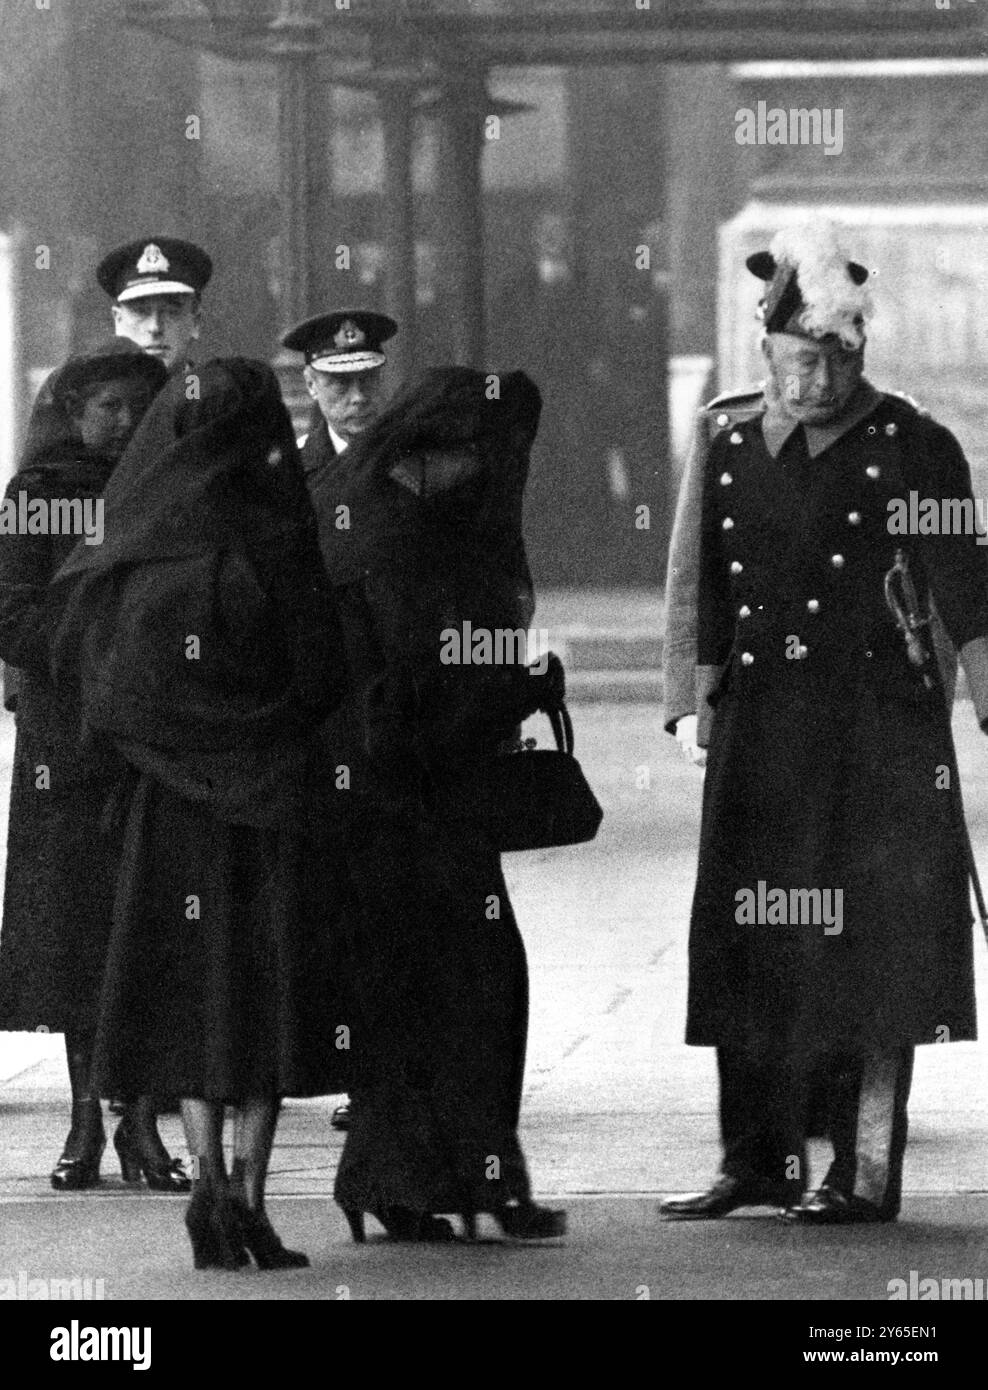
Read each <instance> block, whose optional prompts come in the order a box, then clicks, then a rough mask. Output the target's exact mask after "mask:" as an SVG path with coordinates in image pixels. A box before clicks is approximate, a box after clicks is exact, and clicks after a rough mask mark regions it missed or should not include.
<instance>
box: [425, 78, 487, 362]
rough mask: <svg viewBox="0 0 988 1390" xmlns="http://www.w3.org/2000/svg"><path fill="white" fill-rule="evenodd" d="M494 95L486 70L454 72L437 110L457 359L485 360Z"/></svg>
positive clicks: (445, 269) (444, 261)
mask: <svg viewBox="0 0 988 1390" xmlns="http://www.w3.org/2000/svg"><path fill="white" fill-rule="evenodd" d="M488 104H489V103H488V97H487V92H486V88H485V85H484V76H483V73H482V72H480V71H476V70H474V71H469V70H468V71H466V72H463V73H454V72H453V71H449V72H448V73H447V74H446V76H445V77H444V80H443V82H442V92H441V97H440V99H439V100H438V101H437V102H435V103H434V104H433V105H432V107H431V109H432V110H433V111H434V113H435V116H436V119H437V122H438V129H437V189H436V194H437V197H438V199H439V200H440V203H441V206H442V209H443V222H444V226H445V230H446V240H445V242H444V243H443V245H442V246H441V247H440V257H441V271H440V276H441V280H442V283H443V289H444V293H445V296H446V303H447V305H448V308H449V316H450V327H451V330H452V335H451V336H452V349H453V360H454V362H456V363H457V364H458V365H460V366H464V367H483V365H484V348H485V335H484V220H483V202H482V189H481V156H482V152H483V122H484V116H485V115H486V114H487V112H486V107H487V105H488Z"/></svg>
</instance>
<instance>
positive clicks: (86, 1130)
mask: <svg viewBox="0 0 988 1390" xmlns="http://www.w3.org/2000/svg"><path fill="white" fill-rule="evenodd" d="M93 1042H94V1038H93V1035H92V1034H91V1033H81V1032H67V1033H66V1034H65V1057H66V1061H67V1062H68V1067H69V1085H70V1086H71V1087H72V1128H71V1130H70V1131H69V1137H68V1139H67V1140H66V1141H65V1155H66V1157H69V1158H79V1157H81V1156H82V1155H83V1154H85V1153H87V1152H89V1151H91V1150H92V1149H97V1148H101V1147H102V1145H103V1107H102V1106H101V1105H100V1099H99V1096H98V1095H96V1094H95V1092H94V1091H93V1088H92V1080H93Z"/></svg>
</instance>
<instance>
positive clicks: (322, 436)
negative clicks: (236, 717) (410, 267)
mask: <svg viewBox="0 0 988 1390" xmlns="http://www.w3.org/2000/svg"><path fill="white" fill-rule="evenodd" d="M397 331H398V325H397V324H396V323H395V321H394V319H390V318H388V317H387V315H386V314H378V313H374V312H372V311H371V310H369V309H340V310H339V311H338V312H336V313H334V314H319V315H318V316H317V317H316V318H311V319H306V320H305V322H304V323H300V324H297V325H296V327H294V328H292V329H291V330H290V331H289V332H288V333H286V334H285V335H284V337H283V338H282V340H281V341H282V343H283V344H284V346H285V347H287V348H291V349H293V350H294V351H296V352H301V353H303V354H304V355H305V366H304V367H303V368H302V374H303V376H304V378H305V385H306V388H307V390H308V392H309V395H310V396H311V397H312V399H313V401H314V402H315V404H314V405H313V408H312V417H311V419H310V422H309V430H308V433H307V434H304V435H303V436H302V437H301V439H299V441H298V443H299V448H300V450H301V454H302V468H303V470H304V473H305V481H306V484H307V486H308V489H309V495H310V497H311V498H312V504H313V506H314V507H315V510H316V516H317V517H318V519H319V525H320V528H322V527H324V526H329V527H332V526H334V525H336V523H337V521H338V516H337V512H336V508H337V499H338V497H339V496H340V495H341V493H342V490H343V485H344V482H345V479H346V462H345V459H344V456H345V454H346V451H347V449H348V448H349V447H350V445H351V444H352V443H353V441H354V440H355V439H357V438H359V436H360V435H362V434H364V433H365V432H366V431H367V430H368V429H369V427H370V426H371V424H372V423H373V422H374V420H376V418H377V416H378V415H379V413H380V410H381V407H382V406H383V404H384V380H383V373H382V370H381V369H382V367H383V366H384V364H385V362H386V361H387V358H386V357H385V354H384V352H383V351H382V348H383V345H384V344H385V343H386V342H387V341H388V340H389V339H390V338H392V337H393V336H394V335H395V333H396V332H397ZM331 1123H332V1125H333V1128H334V1129H348V1128H349V1125H350V1105H349V1103H345V1104H343V1105H339V1106H337V1108H336V1109H335V1110H334V1112H333V1118H332V1121H331Z"/></svg>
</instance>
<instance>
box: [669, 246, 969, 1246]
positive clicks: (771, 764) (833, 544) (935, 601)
mask: <svg viewBox="0 0 988 1390" xmlns="http://www.w3.org/2000/svg"><path fill="white" fill-rule="evenodd" d="M748 267H749V269H750V270H751V271H752V272H753V273H754V274H755V275H757V276H758V277H759V278H761V279H762V280H764V281H765V293H764V298H763V301H762V316H763V322H764V327H765V337H764V344H763V345H764V352H765V357H766V361H767V364H768V373H769V374H768V381H767V383H766V387H765V391H764V394H758V393H752V394H750V395H748V396H745V397H742V398H740V399H738V398H728V399H723V398H722V399H720V400H718V401H716V402H715V403H714V404H713V406H712V407H711V408H709V409H708V411H707V412H705V413H704V415H705V418H704V420H703V421H702V422H701V423H702V426H703V429H702V431H701V436H700V439H701V442H700V444H699V446H698V448H697V449H696V450H695V451H694V456H693V459H692V460H691V465H692V466H691V467H690V468H688V470H687V474H686V476H685V478H684V481H683V487H682V490H681V494H680V504H679V508H678V512H677V521H676V527H675V529H674V536H673V544H672V550H671V553H670V571H669V589H668V594H667V603H668V618H667V624H668V627H667V658H666V676H667V691H666V699H667V728H668V729H669V730H670V731H675V732H676V733H677V735H678V736H679V737H680V740H681V742H682V743H683V744H684V746H685V747H686V748H687V750H688V751H689V752H690V753H692V755H693V756H694V757H698V756H700V750H702V749H704V748H706V747H707V746H708V745H709V755H708V766H707V775H706V782H705V787H704V806H703V823H702V828H701V843H700V861H699V871H698V877H697V886H696V892H695V896H694V903H693V912H692V919H691V930H690V983H689V1003H688V1018H687V1042H689V1043H691V1044H694V1045H698V1046H714V1047H716V1048H717V1061H718V1072H719V1077H720V1124H721V1139H722V1146H723V1160H722V1166H721V1174H720V1177H719V1178H718V1180H717V1181H716V1182H715V1183H714V1185H713V1186H712V1187H711V1188H710V1189H709V1190H708V1191H707V1192H704V1193H701V1194H699V1195H697V1196H692V1197H686V1198H680V1199H675V1200H672V1201H668V1202H666V1203H665V1204H664V1207H663V1211H664V1213H665V1215H667V1216H669V1217H676V1218H680V1219H683V1218H692V1219H703V1218H715V1217H721V1216H725V1215H727V1214H728V1213H729V1212H731V1211H733V1210H734V1209H735V1208H738V1207H743V1206H757V1205H763V1204H773V1205H780V1206H783V1207H785V1209H786V1214H787V1216H789V1217H790V1218H791V1219H792V1220H794V1221H796V1222H801V1223H811V1224H812V1223H845V1222H860V1221H890V1220H894V1219H895V1217H896V1215H897V1213H898V1210H899V1205H900V1196H901V1179H902V1162H903V1155H904V1150H905V1142H906V1102H907V1099H908V1094H909V1086H910V1079H911V1072H912V1062H913V1049H914V1047H915V1045H916V1044H920V1043H930V1042H944V1041H958V1040H963V1039H970V1038H973V1037H974V1034H975V1011H974V990H973V966H972V932H971V913H970V906H969V900H968V872H969V871H968V860H967V856H966V850H965V832H964V828H963V821H962V810H961V807H960V800H959V788H958V787H957V776H956V761H955V758H954V752H953V745H952V742H951V734H950V721H949V694H948V691H947V689H946V683H945V681H944V678H943V673H942V672H941V670H940V668H939V666H938V663H937V661H936V657H935V653H934V650H933V643H932V642H931V641H930V639H929V631H930V627H931V626H932V623H931V618H932V616H933V614H934V609H935V610H936V612H937V613H938V614H939V618H940V620H941V621H942V624H943V626H944V628H945V629H946V632H947V634H948V635H949V638H950V640H951V642H952V643H953V646H954V647H955V648H956V650H957V651H958V652H959V655H960V660H961V663H962V665H963V666H964V668H965V672H966V675H967V677H968V682H969V686H970V689H971V693H972V696H973V699H974V706H975V713H976V716H977V718H978V720H979V723H980V725H981V727H982V728H983V729H988V572H986V571H988V559H986V557H985V554H984V551H983V550H982V549H981V548H980V547H979V545H978V538H977V536H976V535H974V534H973V533H969V532H962V533H959V534H945V535H944V534H936V535H933V534H930V535H926V534H918V535H906V536H900V535H898V534H895V533H894V530H893V529H892V528H891V524H890V517H891V516H892V515H894V514H896V513H897V511H898V509H899V505H900V501H901V499H903V498H907V497H908V496H909V494H910V492H912V491H916V492H917V493H918V495H919V496H921V497H947V498H950V499H956V500H957V501H958V502H965V503H967V504H968V505H971V506H973V503H972V499H971V491H970V477H969V470H968V466H967V462H966V460H965V458H964V455H963V453H962V452H961V449H960V447H959V445H958V444H957V441H956V440H955V439H954V438H953V436H952V435H951V434H950V433H949V431H947V430H946V429H944V428H943V427H942V426H940V425H938V424H936V423H935V422H934V421H932V420H930V419H929V418H928V417H924V416H922V415H921V414H920V413H919V412H918V411H917V410H916V409H915V408H914V407H913V406H912V405H910V404H909V403H908V402H907V401H906V400H904V399H903V398H901V397H899V396H896V395H893V394H890V393H887V392H882V391H879V390H876V389H875V387H873V386H872V385H870V383H868V382H867V381H866V380H865V378H864V376H863V357H864V345H865V322H866V319H867V318H868V317H869V316H870V313H871V301H870V295H869V294H868V291H867V287H866V280H867V276H868V272H867V271H866V270H865V268H864V267H862V266H860V265H857V264H856V263H854V262H852V261H849V260H848V259H847V257H846V255H845V254H844V253H843V251H842V249H841V248H840V246H839V243H838V240H837V237H836V234H835V232H834V230H833V229H832V228H830V227H829V225H827V224H815V225H814V226H812V227H809V228H799V229H792V230H790V231H788V232H786V233H780V235H779V236H778V237H777V238H776V239H775V241H774V242H773V244H772V247H771V249H770V251H767V252H761V253H758V254H757V255H755V256H752V257H750V258H749V260H748ZM887 580H888V581H889V582H890V587H889V589H888V595H887V592H886V588H887ZM896 595H898V597H896ZM889 598H891V599H892V602H891V603H890V602H889ZM901 629H909V631H908V634H907V633H905V632H904V631H902V630H901ZM907 635H908V638H909V640H908V641H906V640H905V638H906V636H907ZM695 716H698V717H699V719H698V725H693V724H692V720H693V718H694V717H695ZM684 721H686V727H685V731H684V730H683V729H682V728H681V726H682V725H683V722H684ZM754 904H757V908H756V907H754V906H753V905H754ZM813 1070H816V1071H818V1072H819V1071H820V1070H822V1071H823V1072H824V1073H825V1074H826V1075H827V1076H828V1078H829V1079H830V1083H831V1094H830V1097H829V1101H828V1106H827V1117H828V1134H829V1138H830V1140H831V1143H832V1145H833V1149H834V1161H833V1163H832V1165H831V1167H830V1170H829V1172H828V1173H827V1175H826V1177H825V1179H824V1181H823V1183H822V1185H821V1186H820V1187H819V1189H818V1190H817V1191H815V1192H813V1193H812V1194H811V1195H809V1196H803V1195H802V1194H803V1192H804V1188H805V1185H806V1155H805V1135H806V1113H805V1099H806V1082H807V1077H808V1076H809V1074H810V1073H811V1071H813Z"/></svg>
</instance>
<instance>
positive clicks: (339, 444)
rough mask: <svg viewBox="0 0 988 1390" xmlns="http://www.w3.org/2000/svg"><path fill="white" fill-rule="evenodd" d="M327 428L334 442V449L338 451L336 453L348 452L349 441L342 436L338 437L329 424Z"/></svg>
mask: <svg viewBox="0 0 988 1390" xmlns="http://www.w3.org/2000/svg"><path fill="white" fill-rule="evenodd" d="M326 428H327V429H328V430H329V437H330V439H331V440H332V441H333V448H334V449H335V450H336V452H337V453H338V454H342V453H345V452H346V450H347V449H348V448H349V440H347V439H343V438H342V437H341V436H340V435H338V434H337V433H336V431H335V430H334V429H333V426H332V425H331V424H329V423H328V422H327V424H326Z"/></svg>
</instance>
